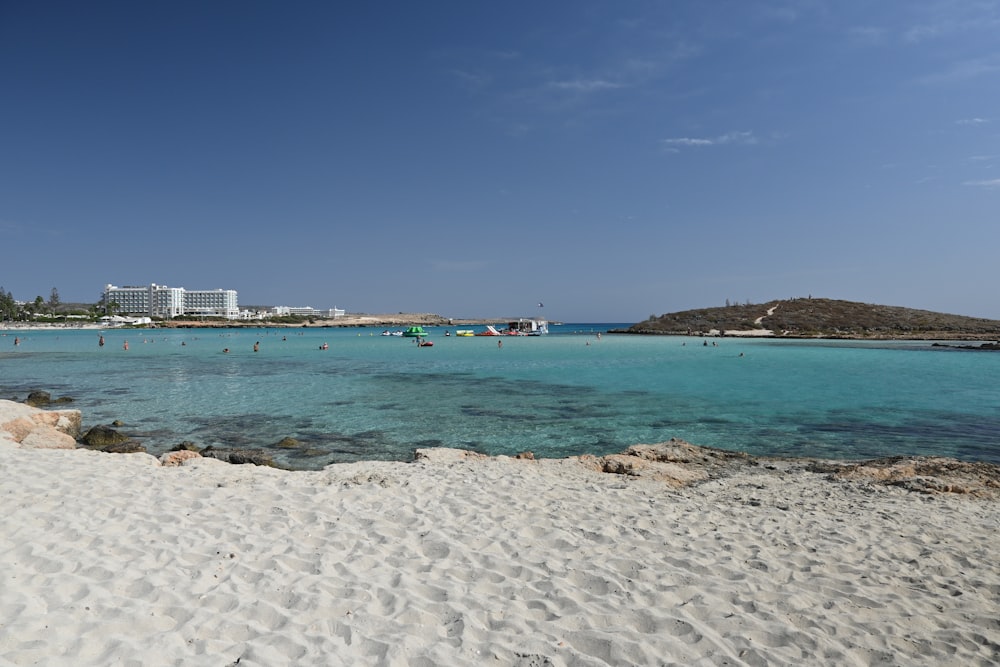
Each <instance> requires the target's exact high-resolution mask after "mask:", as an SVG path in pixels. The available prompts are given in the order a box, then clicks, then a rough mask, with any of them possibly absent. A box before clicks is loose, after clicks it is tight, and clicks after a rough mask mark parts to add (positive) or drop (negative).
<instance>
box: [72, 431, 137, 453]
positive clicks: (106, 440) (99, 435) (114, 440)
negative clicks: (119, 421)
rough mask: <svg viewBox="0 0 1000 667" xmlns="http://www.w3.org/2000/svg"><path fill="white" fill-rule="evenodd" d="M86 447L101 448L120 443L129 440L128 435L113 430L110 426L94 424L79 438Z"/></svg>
mask: <svg viewBox="0 0 1000 667" xmlns="http://www.w3.org/2000/svg"><path fill="white" fill-rule="evenodd" d="M81 441H83V444H85V445H87V446H88V447H95V448H97V449H101V448H103V447H108V446H109V445H120V444H122V443H125V442H129V437H128V436H127V435H123V434H121V433H119V432H118V431H116V430H114V429H113V428H111V427H110V426H94V427H93V428H91V429H90V430H89V431H87V432H86V433H85V434H84V435H83V437H82V438H81Z"/></svg>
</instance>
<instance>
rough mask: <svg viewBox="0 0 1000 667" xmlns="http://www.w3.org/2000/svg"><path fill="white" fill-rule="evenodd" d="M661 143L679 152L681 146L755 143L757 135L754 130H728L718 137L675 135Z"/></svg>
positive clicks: (698, 146) (697, 146)
mask: <svg viewBox="0 0 1000 667" xmlns="http://www.w3.org/2000/svg"><path fill="white" fill-rule="evenodd" d="M660 143H661V144H662V145H663V146H664V147H665V148H667V149H668V150H673V151H674V152H677V150H678V148H679V147H684V148H701V147H705V146H725V145H728V144H741V145H753V144H756V143H757V137H755V136H754V134H753V132H727V133H726V134H720V135H719V136H717V137H673V138H671V139H662V140H661V141H660Z"/></svg>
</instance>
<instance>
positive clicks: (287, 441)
mask: <svg viewBox="0 0 1000 667" xmlns="http://www.w3.org/2000/svg"><path fill="white" fill-rule="evenodd" d="M274 446H275V447H277V448H278V449H298V448H299V447H301V446H302V443H301V442H299V441H298V440H296V439H295V438H289V437H285V438H282V439H281V440H279V441H278V442H276V443H275V444H274Z"/></svg>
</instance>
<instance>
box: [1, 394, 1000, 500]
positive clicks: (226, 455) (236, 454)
mask: <svg viewBox="0 0 1000 667" xmlns="http://www.w3.org/2000/svg"><path fill="white" fill-rule="evenodd" d="M58 402H61V401H58V400H57V401H56V402H52V403H51V404H52V405H55V404H58ZM49 404H50V402H49V401H48V396H47V395H46V394H44V392H35V393H33V394H32V396H31V397H29V401H28V402H26V403H17V402H14V401H6V400H0V443H3V442H7V443H8V444H13V445H15V446H18V447H21V448H25V449H77V448H85V449H88V450H91V451H97V452H103V453H107V454H145V448H144V447H143V446H142V445H141V444H138V443H136V442H135V441H133V440H130V439H129V438H128V437H127V436H125V435H122V434H120V433H118V432H117V431H116V430H115V429H114V428H112V427H110V426H104V425H98V426H94V427H92V428H90V429H89V430H88V431H87V432H86V433H83V432H82V427H81V424H82V416H81V413H80V411H79V410H72V409H58V410H43V409H41V408H40V407H34V406H33V405H49ZM150 457H151V458H155V460H156V461H157V463H158V464H159V465H163V466H179V465H186V464H188V463H189V462H190V461H191V460H192V459H204V458H211V459H215V460H219V461H223V462H226V463H231V464H252V465H257V466H265V467H277V466H275V464H274V460H273V458H272V457H271V455H270V454H269V453H268V452H267V451H265V450H262V449H225V448H217V447H212V446H209V447H205V448H202V449H199V448H197V447H195V446H194V445H192V444H191V443H183V444H181V445H178V446H176V447H174V448H173V449H172V450H171V451H168V452H165V453H164V454H162V455H160V456H159V457H158V458H156V457H152V456H151V455H150ZM510 458H513V459H521V460H529V461H534V460H535V457H534V455H533V454H532V453H531V452H523V453H521V454H518V455H517V456H515V457H506V456H500V457H491V456H488V455H486V454H481V453H478V452H474V451H468V450H459V449H450V448H431V449H416V450H415V451H414V461H424V462H431V463H435V464H448V463H454V462H456V461H477V460H489V459H504V460H507V459H510ZM565 461H568V462H573V463H575V464H578V465H579V466H581V467H582V468H585V469H588V470H592V471H594V472H597V473H607V474H613V475H618V476H621V477H622V478H624V479H643V480H652V481H655V482H660V483H663V484H665V485H667V486H670V487H675V488H679V487H684V486H690V485H692V484H698V483H701V482H705V481H708V480H710V479H720V478H724V477H728V476H731V475H733V474H735V473H736V472H739V471H743V470H745V469H748V468H749V469H758V470H760V471H761V474H768V471H770V472H772V473H777V472H780V473H781V474H789V473H793V472H796V471H799V472H802V471H808V472H822V473H825V474H828V475H829V476H830V479H834V480H853V481H864V482H866V483H871V484H882V485H887V486H897V487H901V488H906V489H908V490H911V491H919V492H922V493H953V494H962V495H970V496H976V497H983V498H1000V465H996V464H992V463H986V462H967V461H959V460H956V459H950V458H944V457H908V456H899V457H891V458H884V459H876V460H868V461H833V460H820V459H792V458H775V457H754V456H750V455H748V454H745V453H742V452H732V451H728V450H722V449H716V448H712V447H702V446H698V445H692V444H691V443H688V442H685V441H683V440H679V439H676V438H674V439H671V440H669V441H667V442H662V443H657V444H651V445H646V444H638V445H632V446H630V447H628V448H627V449H626V450H625V451H623V452H621V453H618V454H610V455H607V456H594V455H589V454H583V455H579V456H571V457H567V458H566V459H565ZM331 465H333V466H336V465H342V464H331ZM328 467H329V466H328Z"/></svg>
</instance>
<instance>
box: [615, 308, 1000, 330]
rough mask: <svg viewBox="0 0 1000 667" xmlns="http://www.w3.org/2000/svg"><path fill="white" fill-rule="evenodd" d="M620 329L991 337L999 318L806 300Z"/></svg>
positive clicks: (671, 317) (675, 316)
mask: <svg viewBox="0 0 1000 667" xmlns="http://www.w3.org/2000/svg"><path fill="white" fill-rule="evenodd" d="M623 333H637V334H672V335H692V334H693V335H743V336H747V335H759V336H777V337H782V336H783V337H823V338H923V339H970V340H972V339H975V340H995V339H997V338H1000V320H987V319H983V318H978V317H965V316H962V315H948V314H945V313H936V312H932V311H929V310H916V309H913V308H901V307H899V306H880V305H875V304H870V303H858V302H856V301H838V300H836V299H814V298H807V299H788V300H779V301H769V302H767V303H762V304H743V305H739V304H738V305H729V306H722V307H719V308H702V309H699V310H685V311H682V312H678V313H668V314H666V315H659V316H653V317H650V319H648V320H646V321H645V322H640V323H638V324H635V325H633V326H631V327H629V328H628V329H625V330H623Z"/></svg>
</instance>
